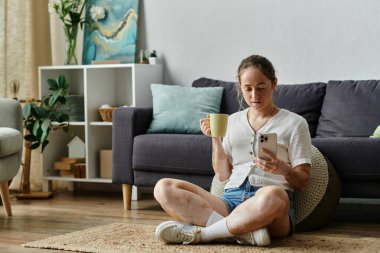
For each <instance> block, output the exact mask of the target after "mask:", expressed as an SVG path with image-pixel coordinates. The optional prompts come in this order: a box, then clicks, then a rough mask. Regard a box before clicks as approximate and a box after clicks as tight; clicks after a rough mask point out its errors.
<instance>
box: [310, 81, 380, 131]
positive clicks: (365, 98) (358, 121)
mask: <svg viewBox="0 0 380 253" xmlns="http://www.w3.org/2000/svg"><path fill="white" fill-rule="evenodd" d="M379 124H380V81H379V80H366V81H365V80H363V81H329V82H328V83H327V87H326V96H325V100H324V102H323V106H322V111H321V117H320V119H319V123H318V129H317V137H323V138H325V137H369V136H370V135H372V133H373V132H374V131H375V129H376V127H377V126H378V125H379Z"/></svg>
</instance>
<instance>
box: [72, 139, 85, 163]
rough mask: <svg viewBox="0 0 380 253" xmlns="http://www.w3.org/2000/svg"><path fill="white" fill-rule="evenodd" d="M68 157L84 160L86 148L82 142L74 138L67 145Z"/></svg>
mask: <svg viewBox="0 0 380 253" xmlns="http://www.w3.org/2000/svg"><path fill="white" fill-rule="evenodd" d="M67 147H68V148H69V157H71V158H84V157H85V156H86V146H85V144H84V142H83V141H82V140H81V139H80V138H79V137H78V136H75V137H74V138H73V139H72V140H71V141H70V142H69V143H68V144H67Z"/></svg>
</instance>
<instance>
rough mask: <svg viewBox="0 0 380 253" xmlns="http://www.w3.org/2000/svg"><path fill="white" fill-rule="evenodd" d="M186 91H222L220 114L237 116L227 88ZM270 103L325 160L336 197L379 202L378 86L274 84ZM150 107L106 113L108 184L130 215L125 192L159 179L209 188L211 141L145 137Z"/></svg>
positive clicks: (207, 83)
mask: <svg viewBox="0 0 380 253" xmlns="http://www.w3.org/2000/svg"><path fill="white" fill-rule="evenodd" d="M192 86H193V87H213V86H221V87H223V88H224V93H223V98H222V102H221V112H223V113H228V114H231V113H233V112H236V111H237V110H238V109H239V105H238V102H237V98H236V97H237V96H236V90H235V86H234V83H233V82H225V81H219V80H214V79H208V78H200V79H198V80H195V81H194V82H193V84H192ZM274 102H275V104H276V105H277V106H279V107H281V108H285V109H288V110H290V111H293V112H296V113H298V114H300V115H302V116H303V117H304V118H305V119H306V120H307V122H308V123H309V127H310V134H311V136H312V143H313V145H314V146H316V147H317V148H318V149H319V150H320V151H321V152H322V153H323V154H324V155H325V157H327V158H328V160H330V161H331V163H332V164H333V166H334V167H335V170H336V172H337V174H338V176H339V178H340V180H341V182H342V192H341V194H342V195H341V196H342V197H343V198H347V197H350V198H380V187H379V185H380V138H369V136H370V135H372V133H373V131H374V130H375V129H376V127H377V126H378V125H380V81H377V80H369V81H329V82H327V83H322V82H319V83H308V84H298V85H278V87H277V90H276V92H275V94H274ZM152 112H153V110H152V108H121V109H117V110H115V111H114V114H113V137H112V138H113V140H112V143H113V144H112V145H113V147H112V149H113V172H112V174H113V175H112V179H113V182H114V183H117V184H123V190H124V191H123V194H124V207H125V208H126V209H130V191H131V186H132V185H136V186H154V185H155V183H156V182H157V181H158V180H159V179H161V178H164V177H172V178H178V179H184V180H187V181H190V182H193V183H195V184H197V185H199V186H201V187H203V188H205V189H209V188H210V186H211V181H212V178H213V176H214V173H213V170H212V166H211V140H210V138H208V137H206V136H203V135H201V134H199V135H197V134H168V133H159V134H147V129H148V127H149V125H150V122H151V121H152Z"/></svg>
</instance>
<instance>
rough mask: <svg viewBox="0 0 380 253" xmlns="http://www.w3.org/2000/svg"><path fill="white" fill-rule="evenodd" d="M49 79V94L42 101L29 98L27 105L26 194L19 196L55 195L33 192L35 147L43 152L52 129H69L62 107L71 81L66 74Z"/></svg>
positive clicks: (25, 124) (25, 135) (25, 122)
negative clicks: (32, 171) (31, 165)
mask: <svg viewBox="0 0 380 253" xmlns="http://www.w3.org/2000/svg"><path fill="white" fill-rule="evenodd" d="M47 82H48V85H49V91H50V92H49V94H47V95H46V96H45V97H44V98H42V99H41V100H34V99H32V100H29V101H26V103H25V105H24V107H23V112H22V114H23V123H24V127H25V133H24V139H25V157H24V172H23V178H22V194H18V195H16V197H17V198H47V197H50V196H51V193H47V194H33V193H30V183H29V182H30V181H29V177H30V160H31V150H32V149H36V148H38V147H40V146H41V152H43V151H44V149H45V147H46V145H47V144H48V143H49V141H48V136H49V133H50V131H52V130H56V129H63V130H64V131H66V132H67V131H68V128H69V123H68V121H69V115H68V114H67V112H66V111H64V110H62V109H61V107H62V106H61V105H64V104H66V97H67V96H68V88H69V84H68V83H67V82H66V79H65V77H64V76H63V75H59V76H58V78H57V79H56V80H53V79H48V80H47ZM53 122H57V124H55V123H54V124H53Z"/></svg>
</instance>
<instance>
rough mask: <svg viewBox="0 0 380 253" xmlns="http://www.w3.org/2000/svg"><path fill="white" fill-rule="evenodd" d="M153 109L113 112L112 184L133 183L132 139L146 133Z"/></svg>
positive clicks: (117, 110)
mask: <svg viewBox="0 0 380 253" xmlns="http://www.w3.org/2000/svg"><path fill="white" fill-rule="evenodd" d="M152 116H153V108H136V107H126V108H119V109H116V110H114V111H113V114H112V118H113V124H112V182H113V183H118V184H130V185H133V183H134V175H133V170H132V153H133V141H134V137H135V136H137V135H141V134H144V133H146V131H147V130H148V128H149V125H150V122H151V121H152Z"/></svg>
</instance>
